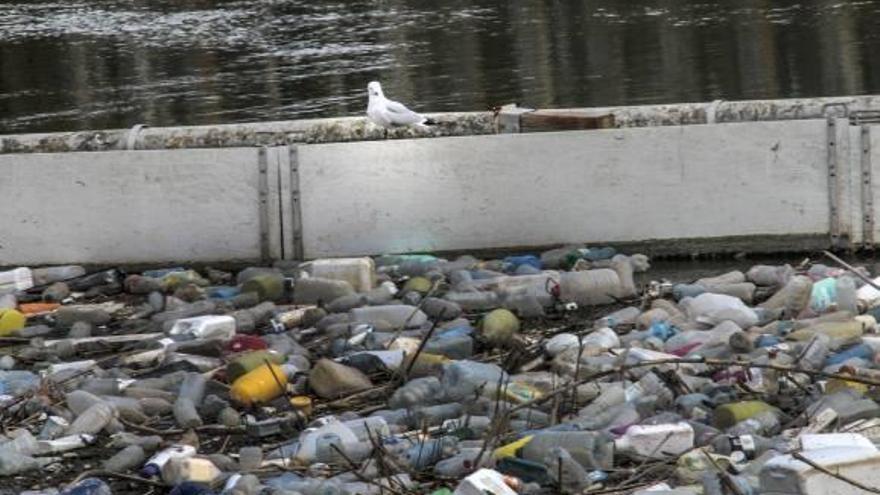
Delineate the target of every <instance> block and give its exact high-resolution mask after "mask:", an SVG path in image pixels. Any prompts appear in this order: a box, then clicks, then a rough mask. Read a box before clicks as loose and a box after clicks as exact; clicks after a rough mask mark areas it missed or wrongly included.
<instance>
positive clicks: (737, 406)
mask: <svg viewBox="0 0 880 495" xmlns="http://www.w3.org/2000/svg"><path fill="white" fill-rule="evenodd" d="M775 410H776V408H774V407H773V406H771V405H770V404H767V403H766V402H762V401H759V400H745V401H740V402H731V403H728V404H722V405H720V406H718V407H716V408H715V413H714V418H713V419H714V421H713V424H714V426H715V427H716V428H722V429H723V428H730V427H731V426H733V425H735V424H737V423H739V422H740V421H743V420H745V419H749V418H751V417H752V416H754V415H756V414H758V413H762V412H765V411H775Z"/></svg>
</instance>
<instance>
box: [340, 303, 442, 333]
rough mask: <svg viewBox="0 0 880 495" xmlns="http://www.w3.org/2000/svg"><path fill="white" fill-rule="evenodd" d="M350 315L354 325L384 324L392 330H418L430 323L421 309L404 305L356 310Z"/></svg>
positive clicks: (350, 312)
mask: <svg viewBox="0 0 880 495" xmlns="http://www.w3.org/2000/svg"><path fill="white" fill-rule="evenodd" d="M349 315H350V316H351V321H352V322H354V323H367V324H370V325H378V324H381V323H384V324H386V325H388V326H389V327H390V328H392V329H397V328H418V327H420V326H422V325H424V324H425V323H426V322H427V321H428V316H427V315H426V314H425V313H424V312H422V310H421V309H418V308H415V307H413V306H407V305H403V304H392V305H386V306H368V307H365V308H355V309H353V310H351V311H349Z"/></svg>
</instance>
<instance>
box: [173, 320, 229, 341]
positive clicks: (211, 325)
mask: <svg viewBox="0 0 880 495" xmlns="http://www.w3.org/2000/svg"><path fill="white" fill-rule="evenodd" d="M168 335H170V336H172V337H175V338H177V339H180V340H187V339H221V340H229V339H231V338H232V337H234V336H235V318H233V317H231V316H226V315H222V316H221V315H206V316H196V317H194V318H182V319H180V320H177V321H176V322H174V326H172V327H171V330H169V331H168Z"/></svg>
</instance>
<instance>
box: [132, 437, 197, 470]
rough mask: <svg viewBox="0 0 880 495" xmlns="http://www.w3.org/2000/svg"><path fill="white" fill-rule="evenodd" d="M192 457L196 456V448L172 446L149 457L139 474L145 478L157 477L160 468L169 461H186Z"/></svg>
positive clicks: (180, 445)
mask: <svg viewBox="0 0 880 495" xmlns="http://www.w3.org/2000/svg"><path fill="white" fill-rule="evenodd" d="M194 455H196V448H195V447H193V446H192V445H182V444H178V445H172V446H170V447H168V448H167V449H165V450H162V451H160V452H158V453H157V454H156V455H154V456H153V457H151V458H150V460H148V461H147V463H146V464H145V465H144V467H143V469H142V470H141V474H142V475H143V476H144V477H146V478H151V477H154V476H158V475H159V473H161V472H162V467H163V466H165V464H167V463H168V461H169V460H171V459H186V458H189V457H192V456H194Z"/></svg>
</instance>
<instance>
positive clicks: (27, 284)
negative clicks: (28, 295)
mask: <svg viewBox="0 0 880 495" xmlns="http://www.w3.org/2000/svg"><path fill="white" fill-rule="evenodd" d="M33 286H34V276H33V272H31V269H30V268H24V267H22V268H15V269H13V270H8V271H5V272H0V292H16V291H20V290H28V289H30V288H31V287H33Z"/></svg>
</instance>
